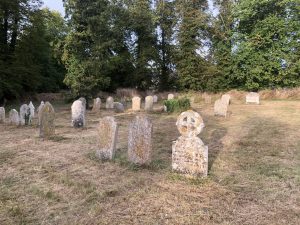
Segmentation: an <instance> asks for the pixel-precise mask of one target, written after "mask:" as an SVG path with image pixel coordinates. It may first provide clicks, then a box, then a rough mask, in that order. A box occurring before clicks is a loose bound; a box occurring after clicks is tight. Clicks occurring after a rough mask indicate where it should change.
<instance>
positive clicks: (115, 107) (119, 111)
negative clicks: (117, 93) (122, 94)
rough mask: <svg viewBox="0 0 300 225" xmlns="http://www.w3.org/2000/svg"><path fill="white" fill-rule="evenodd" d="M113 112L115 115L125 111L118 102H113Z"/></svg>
mask: <svg viewBox="0 0 300 225" xmlns="http://www.w3.org/2000/svg"><path fill="white" fill-rule="evenodd" d="M114 111H115V112H116V113H123V112H124V111H125V108H124V105H123V104H122V103H120V102H114Z"/></svg>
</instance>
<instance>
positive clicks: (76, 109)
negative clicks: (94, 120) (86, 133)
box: [71, 100, 85, 128]
mask: <svg viewBox="0 0 300 225" xmlns="http://www.w3.org/2000/svg"><path fill="white" fill-rule="evenodd" d="M71 109H72V126H73V127H75V128H79V127H84V126H85V107H84V103H83V102H82V101H80V100H76V101H75V102H73V104H72V107H71Z"/></svg>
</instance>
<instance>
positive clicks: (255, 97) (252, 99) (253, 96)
mask: <svg viewBox="0 0 300 225" xmlns="http://www.w3.org/2000/svg"><path fill="white" fill-rule="evenodd" d="M246 104H257V105H259V94H258V93H256V92H250V93H248V94H247V95H246Z"/></svg>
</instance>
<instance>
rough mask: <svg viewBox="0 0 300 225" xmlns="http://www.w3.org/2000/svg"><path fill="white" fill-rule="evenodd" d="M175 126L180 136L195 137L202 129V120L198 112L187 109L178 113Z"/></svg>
mask: <svg viewBox="0 0 300 225" xmlns="http://www.w3.org/2000/svg"><path fill="white" fill-rule="evenodd" d="M176 126H177V128H178V131H179V133H180V134H181V135H182V136H185V137H195V136H197V135H198V134H200V133H201V131H202V130H203V128H204V122H203V119H202V117H201V116H200V115H199V113H197V112H195V111H193V110H188V111H186V112H183V113H181V114H180V115H179V117H178V118H177V122H176Z"/></svg>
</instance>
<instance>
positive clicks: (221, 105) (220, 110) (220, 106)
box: [214, 99, 228, 117]
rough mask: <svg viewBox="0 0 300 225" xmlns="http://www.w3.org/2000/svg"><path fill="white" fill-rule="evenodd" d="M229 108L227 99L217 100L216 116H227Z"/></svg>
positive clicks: (215, 106)
mask: <svg viewBox="0 0 300 225" xmlns="http://www.w3.org/2000/svg"><path fill="white" fill-rule="evenodd" d="M227 110H228V104H227V102H225V101H222V99H218V100H217V101H215V105H214V113H215V116H224V117H226V116H227Z"/></svg>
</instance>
